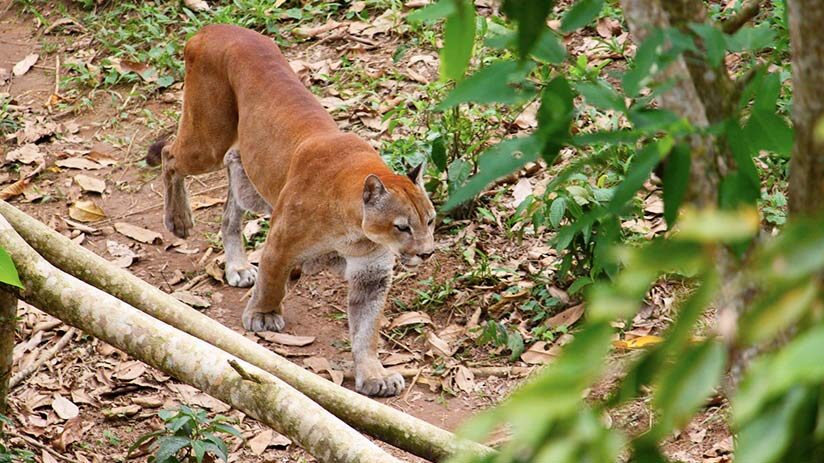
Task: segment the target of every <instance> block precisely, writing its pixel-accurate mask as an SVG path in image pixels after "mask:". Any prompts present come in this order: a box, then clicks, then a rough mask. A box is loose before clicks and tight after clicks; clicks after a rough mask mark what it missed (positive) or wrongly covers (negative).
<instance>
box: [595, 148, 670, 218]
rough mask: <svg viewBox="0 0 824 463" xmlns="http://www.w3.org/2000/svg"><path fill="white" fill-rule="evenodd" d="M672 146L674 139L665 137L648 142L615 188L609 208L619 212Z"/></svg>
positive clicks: (636, 155) (615, 212) (613, 211)
mask: <svg viewBox="0 0 824 463" xmlns="http://www.w3.org/2000/svg"><path fill="white" fill-rule="evenodd" d="M671 148H672V140H671V139H664V140H660V141H656V142H653V143H650V144H648V145H647V146H645V147H644V148H643V149H641V150H640V151H638V153H636V154H635V156H633V158H632V161H631V164H630V166H629V170H628V171H627V175H626V177H624V181H623V182H621V184H619V185H618V187H617V188H616V189H615V193H614V194H613V196H612V200H611V201H610V202H609V205H608V206H607V208H608V209H609V210H610V211H612V213H614V214H619V213H620V212H621V210H622V209H623V208H624V205H625V204H626V203H627V201H629V200H630V199H632V197H633V196H635V194H636V193H637V192H638V190H639V189H640V188H641V187H642V186H643V185H644V182H646V181H647V179H648V178H649V176H650V174H651V173H652V170H653V169H654V168H655V166H657V165H658V163H659V162H660V161H661V159H662V158H663V157H664V156H665V155H666V154H667V153H668V152H669V150H670V149H671Z"/></svg>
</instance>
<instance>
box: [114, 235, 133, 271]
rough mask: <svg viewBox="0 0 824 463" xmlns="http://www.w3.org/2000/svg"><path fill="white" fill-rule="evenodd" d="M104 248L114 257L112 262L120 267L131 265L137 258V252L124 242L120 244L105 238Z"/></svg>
mask: <svg viewBox="0 0 824 463" xmlns="http://www.w3.org/2000/svg"><path fill="white" fill-rule="evenodd" d="M106 250H107V251H109V254H110V255H111V256H112V257H114V258H115V260H114V261H112V263H113V264H114V265H116V266H118V267H120V268H127V267H129V266H130V265H132V264H133V263H134V261H135V259H137V254H135V253H134V251H132V250H131V248H129V247H128V246H126V245H125V244H120V243H118V242H117V241H112V240H107V241H106Z"/></svg>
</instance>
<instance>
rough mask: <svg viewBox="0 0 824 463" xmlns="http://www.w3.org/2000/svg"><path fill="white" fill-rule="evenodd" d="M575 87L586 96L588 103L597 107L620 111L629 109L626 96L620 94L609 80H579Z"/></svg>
mask: <svg viewBox="0 0 824 463" xmlns="http://www.w3.org/2000/svg"><path fill="white" fill-rule="evenodd" d="M575 89H576V90H578V93H580V94H581V95H583V97H584V98H586V100H587V103H589V104H591V105H592V106H595V107H596V108H600V109H604V110H613V111H619V112H626V110H627V106H626V104H624V97H622V96H621V95H619V94H618V92H616V91H615V89H614V88H612V85H610V84H609V83H608V82H605V81H603V80H600V79H599V80H597V81H594V82H578V83H577V84H576V85H575Z"/></svg>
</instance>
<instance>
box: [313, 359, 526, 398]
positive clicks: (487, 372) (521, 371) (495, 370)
mask: <svg viewBox="0 0 824 463" xmlns="http://www.w3.org/2000/svg"><path fill="white" fill-rule="evenodd" d="M467 369H468V370H469V371H471V372H472V373H473V374H474V375H475V377H476V378H485V377H488V376H517V377H520V376H526V375H528V374H529V373H531V372H532V370H533V368H531V367H475V368H467ZM387 370H388V371H391V372H392V373H398V374H400V375H401V376H403V377H404V378H414V380H413V382H412V385H414V384H415V382H416V381H417V379H418V376H420V375H421V374H424V373H432V371H431V370H429V369H428V368H400V369H392V368H388V369H387ZM318 374H319V375H320V376H323V377H324V378H329V377H330V375H329V373H327V372H323V373H318ZM343 377H344V379H355V372H354V371H352V370H351V369H346V370H344V371H343ZM404 400H406V397H404Z"/></svg>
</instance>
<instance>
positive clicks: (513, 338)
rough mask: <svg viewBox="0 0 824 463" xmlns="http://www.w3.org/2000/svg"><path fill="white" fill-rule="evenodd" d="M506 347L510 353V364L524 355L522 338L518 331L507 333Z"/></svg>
mask: <svg viewBox="0 0 824 463" xmlns="http://www.w3.org/2000/svg"><path fill="white" fill-rule="evenodd" d="M506 347H507V348H508V349H509V350H510V351H511V352H512V353H511V354H510V355H509V361H510V362H514V361H515V360H518V358H519V357H520V356H521V354H523V353H524V338H523V337H522V336H521V333H520V332H519V331H518V330H513V331H510V332H508V333H507V337H506Z"/></svg>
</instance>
